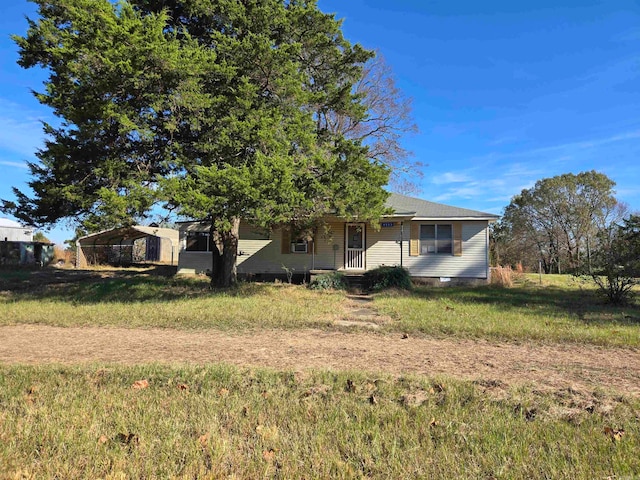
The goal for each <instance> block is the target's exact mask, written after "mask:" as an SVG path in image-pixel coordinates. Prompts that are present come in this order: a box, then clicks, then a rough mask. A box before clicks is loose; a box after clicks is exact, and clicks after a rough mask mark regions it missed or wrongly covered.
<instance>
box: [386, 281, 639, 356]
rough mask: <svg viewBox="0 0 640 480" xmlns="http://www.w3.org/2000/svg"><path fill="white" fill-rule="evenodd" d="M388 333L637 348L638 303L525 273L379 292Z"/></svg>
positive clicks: (579, 285)
mask: <svg viewBox="0 0 640 480" xmlns="http://www.w3.org/2000/svg"><path fill="white" fill-rule="evenodd" d="M375 305H376V307H377V308H378V309H379V311H380V312H381V313H384V314H386V315H389V316H390V317H391V318H393V319H394V322H392V323H391V324H390V325H389V326H388V327H387V330H389V331H404V332H407V333H414V334H425V335H431V336H441V337H442V336H454V337H469V338H488V339H499V340H510V341H523V340H535V341H541V342H575V343H590V344H597V345H608V346H632V347H638V346H640V307H639V306H638V304H637V303H635V304H631V305H627V306H625V307H619V306H611V305H607V304H606V303H604V301H603V300H602V298H601V297H600V296H599V295H598V294H597V292H596V290H595V288H594V287H593V286H592V285H590V284H585V283H580V282H579V281H577V280H574V279H573V277H571V276H567V275H547V276H543V284H542V285H539V284H538V277H537V276H533V275H532V276H527V277H525V278H524V279H523V280H521V281H520V282H518V284H517V285H516V286H514V287H513V288H500V287H494V286H482V287H450V288H433V287H417V288H416V289H415V290H414V291H413V292H412V293H410V294H404V293H398V292H391V293H387V294H384V293H383V294H381V295H379V296H377V298H376V301H375Z"/></svg>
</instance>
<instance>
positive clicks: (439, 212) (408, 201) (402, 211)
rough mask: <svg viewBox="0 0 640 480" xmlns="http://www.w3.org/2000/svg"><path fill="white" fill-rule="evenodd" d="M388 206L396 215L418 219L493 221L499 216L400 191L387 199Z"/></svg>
mask: <svg viewBox="0 0 640 480" xmlns="http://www.w3.org/2000/svg"><path fill="white" fill-rule="evenodd" d="M386 206H387V207H389V208H392V209H393V210H394V212H395V214H394V215H395V216H407V217H413V218H417V219H420V218H423V219H439V218H456V219H471V220H490V221H492V220H497V219H498V218H499V215H494V214H493V213H485V212H479V211H477V210H469V209H468V208H460V207H453V206H451V205H444V204H442V203H435V202H429V201H427V200H422V199H420V198H415V197H408V196H406V195H400V194H399V193H392V194H390V195H389V198H388V199H387V201H386Z"/></svg>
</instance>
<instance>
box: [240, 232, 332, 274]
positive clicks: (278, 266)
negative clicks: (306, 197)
mask: <svg viewBox="0 0 640 480" xmlns="http://www.w3.org/2000/svg"><path fill="white" fill-rule="evenodd" d="M343 225H344V224H341V223H334V224H329V227H330V229H331V231H330V233H329V234H328V235H324V233H323V232H322V231H320V232H319V233H318V234H317V235H316V239H315V255H311V254H308V253H282V252H283V251H286V250H287V249H286V248H284V249H283V247H282V245H281V242H282V232H281V231H280V230H279V229H278V230H274V231H273V232H272V234H271V240H243V239H242V235H241V236H240V241H239V243H238V249H239V250H240V251H242V252H243V253H246V254H247V255H242V256H240V257H238V272H239V273H274V274H276V273H284V272H285V270H284V268H283V266H284V267H287V268H289V269H292V270H293V272H294V273H304V272H308V271H309V270H311V269H312V268H315V269H316V270H325V269H326V270H332V269H334V250H333V245H334V244H337V245H338V250H337V251H336V252H335V268H336V269H339V268H342V266H343V264H344V232H343V229H344V226H343Z"/></svg>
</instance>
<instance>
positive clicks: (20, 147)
mask: <svg viewBox="0 0 640 480" xmlns="http://www.w3.org/2000/svg"><path fill="white" fill-rule="evenodd" d="M41 119H42V117H41V116H38V114H36V113H35V112H33V111H30V110H29V109H28V108H25V107H24V106H22V105H19V104H17V103H13V102H11V101H9V100H7V99H3V98H0V149H2V150H5V151H8V152H12V153H14V154H18V155H21V156H24V157H30V158H32V157H33V156H34V153H35V152H36V150H38V149H39V148H41V147H42V145H43V139H44V133H43V131H42V123H41V122H40V120H41Z"/></svg>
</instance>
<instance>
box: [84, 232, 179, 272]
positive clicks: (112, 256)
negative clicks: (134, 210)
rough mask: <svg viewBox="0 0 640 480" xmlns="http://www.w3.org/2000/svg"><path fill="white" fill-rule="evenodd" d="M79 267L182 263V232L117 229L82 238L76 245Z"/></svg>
mask: <svg viewBox="0 0 640 480" xmlns="http://www.w3.org/2000/svg"><path fill="white" fill-rule="evenodd" d="M76 245H77V257H76V266H77V267H80V268H82V267H86V266H88V265H101V264H108V265H118V266H126V265H132V264H135V263H159V264H166V265H176V264H177V263H178V252H179V249H180V248H179V247H180V245H179V233H178V231H177V230H174V229H172V228H160V227H154V226H151V227H145V226H141V225H133V226H131V227H122V228H114V229H111V230H104V231H102V232H98V233H93V234H91V235H87V236H85V237H81V238H79V239H78V241H77V242H76Z"/></svg>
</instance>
